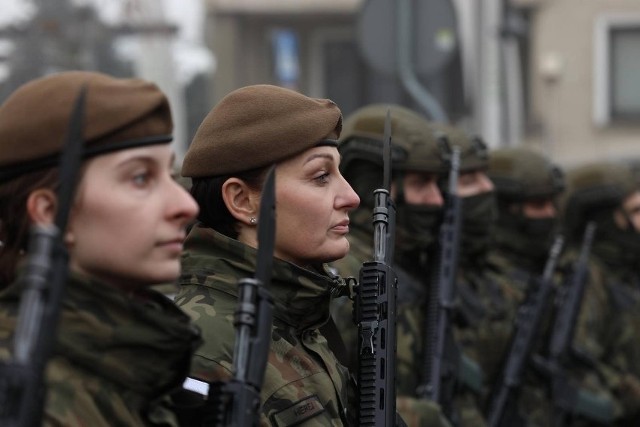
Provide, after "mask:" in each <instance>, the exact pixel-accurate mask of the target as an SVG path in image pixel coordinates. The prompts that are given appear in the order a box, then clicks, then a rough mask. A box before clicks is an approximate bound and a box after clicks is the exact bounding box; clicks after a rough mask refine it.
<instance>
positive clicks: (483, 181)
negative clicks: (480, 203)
mask: <svg viewBox="0 0 640 427" xmlns="http://www.w3.org/2000/svg"><path fill="white" fill-rule="evenodd" d="M478 182H480V188H482V190H483V191H493V189H494V188H495V187H494V185H493V181H491V180H490V179H489V177H488V176H487V174H485V173H484V172H479V173H478Z"/></svg>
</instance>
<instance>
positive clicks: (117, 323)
mask: <svg viewBox="0 0 640 427" xmlns="http://www.w3.org/2000/svg"><path fill="white" fill-rule="evenodd" d="M19 297H20V287H19V286H18V284H17V283H14V284H13V285H12V286H10V287H9V288H7V289H5V290H4V291H3V292H2V294H0V355H1V356H2V357H3V358H4V359H5V360H6V358H7V357H9V354H10V353H9V352H10V348H11V345H12V340H13V331H14V328H15V324H16V315H17V310H18V302H19ZM199 342H200V341H199V333H198V332H197V330H196V329H195V328H194V327H193V326H192V325H191V324H190V323H189V318H188V317H187V316H186V315H185V314H184V313H182V312H181V311H180V310H179V309H178V308H177V307H175V305H174V304H173V303H172V302H171V301H170V300H168V299H167V298H165V297H164V296H162V295H160V294H158V293H156V292H153V291H149V290H146V289H141V290H140V291H139V292H136V293H135V294H132V293H128V294H125V293H123V292H121V291H119V290H116V289H114V288H112V287H110V286H107V285H104V284H102V283H97V282H95V281H90V280H87V279H85V278H80V277H78V276H72V277H71V278H70V280H69V282H68V284H67V287H66V290H65V299H64V303H63V307H62V310H61V318H60V324H59V326H58V340H57V343H56V348H55V355H54V356H53V358H52V359H51V360H50V361H49V363H48V366H47V372H46V385H47V397H46V404H45V410H44V420H43V425H46V426H69V427H73V426H77V427H85V426H92V427H94V426H95V427H114V426H119V427H125V426H126V427H131V426H176V425H177V422H176V419H175V416H174V414H173V413H172V412H171V411H170V410H169V409H168V405H166V403H167V402H168V398H167V397H166V396H167V395H168V393H169V392H170V391H172V390H174V389H176V388H179V387H181V385H182V382H183V381H184V379H185V377H186V375H187V373H188V370H189V362H190V359H191V355H192V353H193V350H194V348H195V346H196V345H197V344H199Z"/></svg>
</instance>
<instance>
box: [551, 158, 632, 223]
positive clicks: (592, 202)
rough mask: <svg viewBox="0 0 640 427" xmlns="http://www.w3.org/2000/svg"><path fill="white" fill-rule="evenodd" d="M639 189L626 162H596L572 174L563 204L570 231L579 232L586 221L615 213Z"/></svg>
mask: <svg viewBox="0 0 640 427" xmlns="http://www.w3.org/2000/svg"><path fill="white" fill-rule="evenodd" d="M637 189H638V186H637V183H636V180H635V178H634V175H633V173H632V172H631V169H630V167H628V166H627V165H625V164H623V163H616V162H597V163H592V164H588V165H585V166H581V167H578V168H575V169H573V170H571V171H569V172H568V173H567V192H566V197H565V199H564V201H563V207H564V209H563V211H564V218H565V223H566V227H567V231H568V232H569V233H570V234H573V233H575V232H579V230H581V229H582V227H583V226H584V224H585V223H586V221H589V220H590V219H593V218H594V217H595V216H596V215H598V214H599V213H602V212H607V211H612V210H614V209H615V208H616V207H618V206H620V204H621V203H622V202H623V201H624V199H625V198H626V197H627V196H629V195H630V194H631V193H633V192H634V191H636V190H637Z"/></svg>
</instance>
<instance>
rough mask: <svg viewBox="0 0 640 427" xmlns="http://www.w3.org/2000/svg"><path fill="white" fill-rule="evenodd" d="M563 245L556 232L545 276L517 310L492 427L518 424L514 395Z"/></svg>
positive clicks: (493, 404) (491, 407) (491, 414)
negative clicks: (514, 327) (514, 328)
mask: <svg viewBox="0 0 640 427" xmlns="http://www.w3.org/2000/svg"><path fill="white" fill-rule="evenodd" d="M563 245H564V238H563V237H562V236H556V238H555V240H554V242H553V244H552V246H551V250H550V251H549V258H548V259H547V262H546V263H545V266H544V270H543V273H542V277H541V278H540V280H539V281H538V280H536V282H537V285H538V286H537V287H536V289H533V290H530V292H529V298H528V299H527V301H526V302H525V303H523V304H522V306H521V307H520V309H519V310H518V316H517V318H516V327H517V329H516V331H515V333H514V337H513V340H512V342H511V346H510V348H509V352H508V353H507V354H508V356H507V361H506V364H505V367H504V371H503V374H502V376H501V378H502V380H501V382H500V383H499V386H498V389H497V392H496V393H494V394H493V398H492V399H491V402H490V404H489V412H488V414H487V421H488V426H489V427H499V426H503V427H507V426H513V425H518V424H519V423H518V421H517V418H516V417H517V411H515V408H517V405H516V404H515V401H514V399H513V397H514V396H515V395H516V394H517V393H518V391H519V390H520V387H521V386H522V374H523V372H524V369H525V366H526V365H527V363H528V362H529V361H530V359H531V353H532V351H533V346H534V343H535V341H536V339H537V337H538V335H539V331H540V327H541V323H542V319H543V317H544V313H545V312H546V309H547V303H548V301H549V297H550V295H551V293H552V291H553V287H554V285H553V274H554V272H555V269H556V264H557V262H558V257H559V256H560V252H561V251H562V247H563Z"/></svg>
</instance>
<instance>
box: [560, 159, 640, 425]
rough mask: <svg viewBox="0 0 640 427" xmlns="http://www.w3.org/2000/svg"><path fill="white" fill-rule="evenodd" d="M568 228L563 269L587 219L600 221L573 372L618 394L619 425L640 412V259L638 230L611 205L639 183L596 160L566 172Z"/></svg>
mask: <svg viewBox="0 0 640 427" xmlns="http://www.w3.org/2000/svg"><path fill="white" fill-rule="evenodd" d="M568 182H569V185H570V186H569V189H568V194H567V199H566V201H565V227H566V231H567V235H568V237H569V238H570V239H571V243H572V245H573V249H572V250H570V251H569V252H568V253H567V255H566V257H565V259H564V262H563V266H562V268H563V271H564V272H565V276H568V275H569V273H570V272H571V268H572V265H573V263H574V261H575V259H576V258H577V252H578V245H580V236H581V234H582V230H583V228H584V226H585V224H586V222H587V221H594V222H595V223H596V225H597V229H596V235H595V241H594V243H593V246H592V250H591V257H590V259H589V266H588V268H589V270H588V279H587V280H588V282H587V287H586V291H585V295H584V299H583V302H582V305H581V309H580V313H579V316H578V320H577V324H576V331H575V336H574V340H573V350H574V353H576V354H577V355H579V357H578V360H582V361H583V362H586V363H583V364H580V365H578V366H581V368H580V369H575V371H576V372H574V373H573V374H574V375H575V376H576V378H577V380H578V381H580V383H581V384H582V385H583V386H584V387H587V388H589V389H591V390H592V391H594V392H595V393H597V394H599V395H601V396H602V397H603V398H604V399H611V398H612V396H613V397H614V398H617V400H616V401H615V402H614V404H615V408H614V410H615V417H616V423H617V424H616V425H636V424H635V423H636V422H637V419H638V417H639V416H640V411H639V409H640V381H639V380H638V378H639V377H638V366H639V364H640V362H639V361H638V358H637V353H635V351H637V348H638V347H637V342H638V340H639V335H638V332H637V331H638V329H637V325H638V320H637V319H638V314H637V313H638V310H637V308H638V302H639V301H640V299H638V288H637V285H638V262H637V254H638V249H639V248H640V235H639V234H638V233H637V232H635V231H632V230H626V231H624V230H622V229H620V228H619V227H618V226H617V225H616V224H615V222H614V220H613V212H614V211H615V209H617V208H619V207H620V206H621V204H622V202H623V201H624V199H625V198H626V197H627V196H628V195H630V194H632V193H633V192H634V191H637V190H638V186H637V183H636V182H635V181H634V179H633V176H632V175H631V173H630V171H629V170H628V169H626V167H625V166H624V165H622V164H614V163H595V164H592V165H587V166H583V167H581V168H578V169H576V170H574V171H571V173H570V174H569V175H568Z"/></svg>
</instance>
